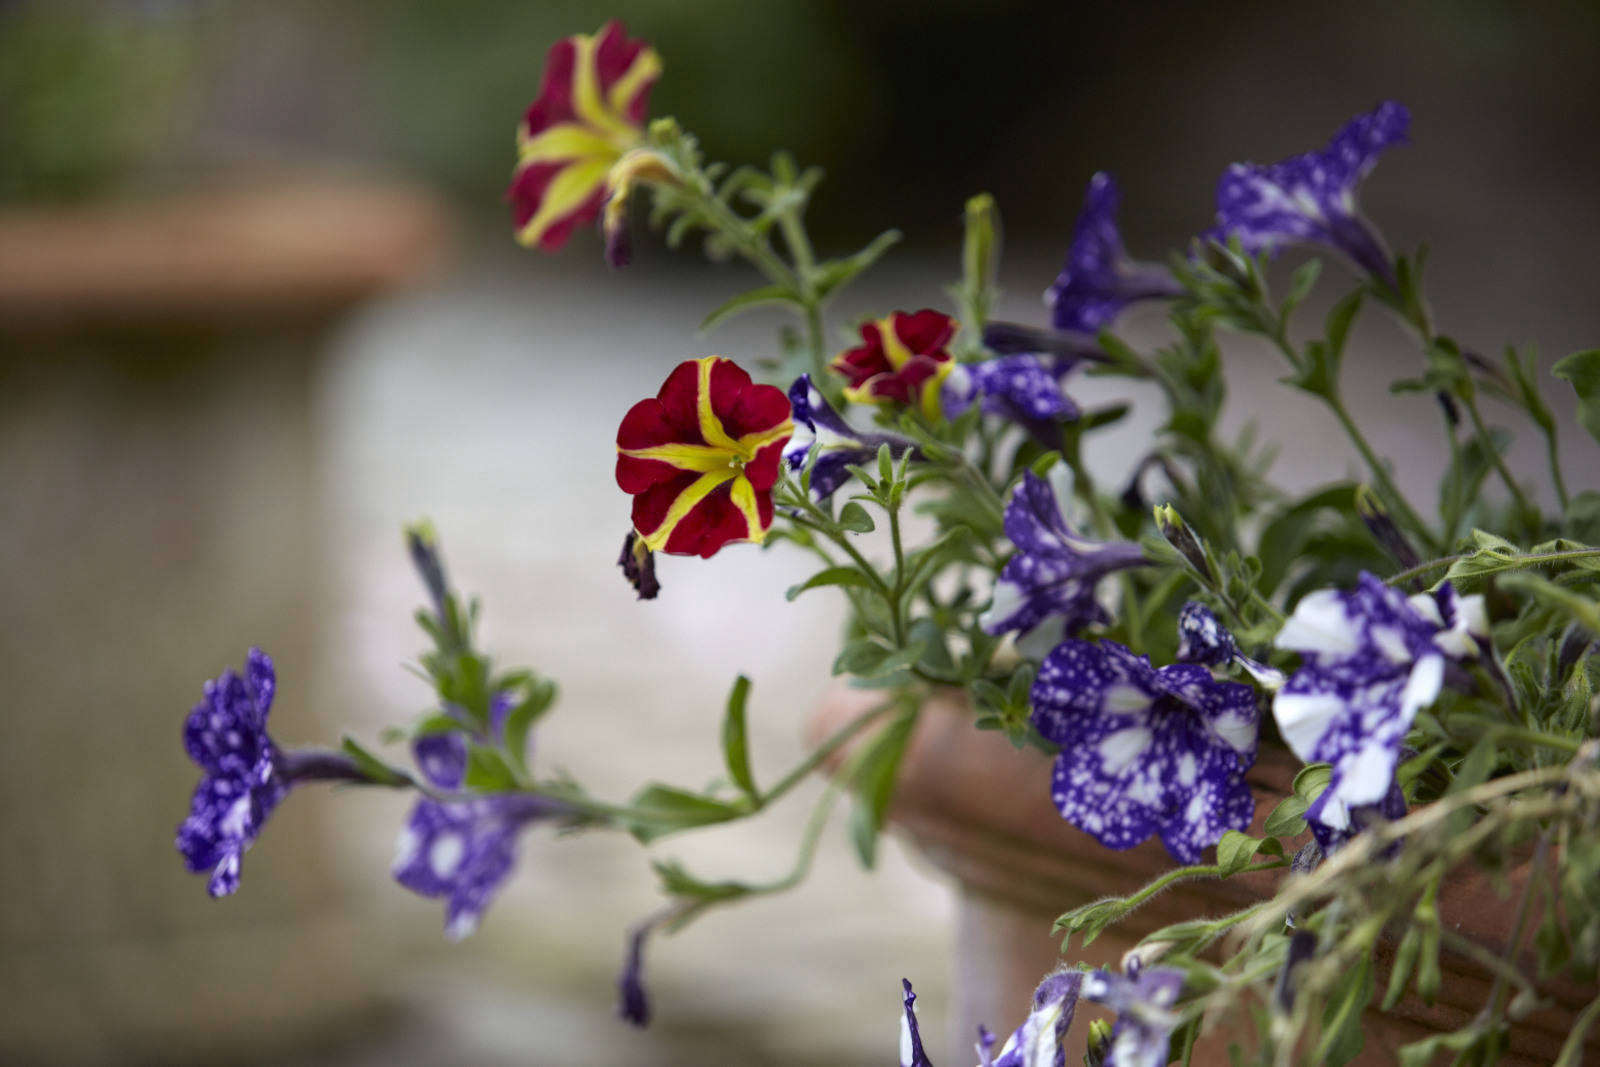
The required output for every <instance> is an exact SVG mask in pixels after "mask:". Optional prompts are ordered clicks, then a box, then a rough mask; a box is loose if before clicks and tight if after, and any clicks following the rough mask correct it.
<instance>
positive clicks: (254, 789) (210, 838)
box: [177, 648, 289, 897]
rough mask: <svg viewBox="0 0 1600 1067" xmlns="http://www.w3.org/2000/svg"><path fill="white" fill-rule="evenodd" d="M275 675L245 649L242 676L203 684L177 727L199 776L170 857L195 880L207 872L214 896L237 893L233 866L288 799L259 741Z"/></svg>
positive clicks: (262, 658) (272, 749) (264, 659)
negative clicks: (178, 855)
mask: <svg viewBox="0 0 1600 1067" xmlns="http://www.w3.org/2000/svg"><path fill="white" fill-rule="evenodd" d="M276 687H277V676H276V674H275V672H274V671H273V667H272V659H271V657H269V656H268V655H267V654H266V653H265V652H263V651H261V650H260V649H259V648H252V649H251V650H250V652H249V655H248V656H247V658H246V660H245V670H244V676H243V677H240V676H239V675H237V674H235V673H234V672H233V671H232V670H231V669H229V670H226V671H223V672H222V676H221V677H219V678H216V679H214V680H210V681H207V682H206V685H205V699H204V700H202V701H201V702H200V703H199V704H196V705H195V708H194V710H193V711H191V712H190V713H189V718H188V721H187V722H185V723H184V727H183V747H184V750H185V751H186V752H188V753H189V758H190V759H191V760H193V761H194V762H195V764H196V765H198V766H199V768H200V769H201V771H203V772H204V774H202V776H201V778H200V784H199V785H197V786H196V787H195V790H194V797H193V799H192V800H191V801H190V803H189V817H188V818H186V819H184V820H183V823H182V824H181V825H180V826H179V827H178V841H177V844H178V851H179V852H182V853H183V858H184V862H185V863H186V864H187V865H188V867H189V870H191V871H194V872H195V873H197V874H198V873H200V872H202V871H210V872H211V879H210V881H209V882H208V883H207V886H206V888H207V889H208V890H209V891H210V893H211V895H212V896H214V897H222V896H227V895H228V894H229V893H232V892H233V891H234V890H236V889H238V888H239V860H240V858H241V857H242V856H243V855H244V854H245V852H246V851H247V850H248V849H249V848H250V846H251V845H253V844H254V843H255V840H256V835H257V834H259V833H260V832H261V827H262V825H263V824H264V823H265V822H266V821H267V817H268V816H269V815H271V814H272V812H273V809H275V808H276V807H277V806H278V805H279V804H280V803H281V802H282V801H283V798H284V797H285V796H286V795H288V792H289V783H288V782H287V781H285V780H284V777H283V775H282V774H281V773H280V771H279V763H280V756H279V754H278V748H277V746H276V745H275V744H273V741H272V738H270V737H268V736H267V714H268V712H270V711H271V709H272V696H273V692H274V690H275V689H276Z"/></svg>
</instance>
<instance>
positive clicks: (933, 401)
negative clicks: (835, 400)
mask: <svg viewBox="0 0 1600 1067" xmlns="http://www.w3.org/2000/svg"><path fill="white" fill-rule="evenodd" d="M955 332H956V322H955V320H954V319H952V318H951V317H950V316H948V315H944V314H941V313H940V312H937V311H933V310H932V309H929V308H924V309H923V310H921V311H917V312H905V311H896V312H895V313H894V314H892V315H890V316H889V317H888V318H883V319H878V320H877V321H876V322H869V323H867V324H866V325H864V326H862V327H861V342H862V343H861V344H859V345H857V346H856V347H855V348H852V349H849V350H848V351H845V352H843V353H841V354H840V355H839V356H838V358H836V359H835V360H834V361H833V362H832V363H831V364H830V365H829V366H830V368H831V369H832V370H834V371H836V372H837V373H839V374H842V375H844V376H845V378H847V379H848V380H849V382H850V384H849V385H848V386H846V387H845V391H844V395H845V397H846V398H847V399H849V400H851V401H853V402H855V403H858V404H873V403H890V404H906V405H916V406H918V407H920V408H921V410H922V413H923V414H924V415H925V416H927V417H928V418H929V419H932V420H938V419H940V418H942V417H943V412H942V410H941V406H940V398H939V390H940V388H941V387H942V386H943V385H944V380H945V379H946V378H947V377H949V376H950V372H951V371H952V370H954V369H955V365H956V363H955V358H954V357H953V356H951V355H950V353H949V351H947V350H946V348H945V346H946V345H947V344H949V343H950V338H951V337H953V336H955Z"/></svg>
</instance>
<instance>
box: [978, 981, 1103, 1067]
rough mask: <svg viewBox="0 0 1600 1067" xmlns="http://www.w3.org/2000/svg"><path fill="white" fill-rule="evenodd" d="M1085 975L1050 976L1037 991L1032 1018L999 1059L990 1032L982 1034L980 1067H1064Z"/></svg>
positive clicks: (1019, 1030)
mask: <svg viewBox="0 0 1600 1067" xmlns="http://www.w3.org/2000/svg"><path fill="white" fill-rule="evenodd" d="M1085 976H1086V973H1085V972H1084V971H1079V970H1070V969H1069V970H1060V971H1056V972H1054V973H1053V974H1050V975H1047V976H1046V977H1045V980H1044V981H1042V982H1040V983H1039V988H1037V989H1035V990H1034V991H1033V1008H1032V1010H1030V1011H1029V1012H1028V1017H1027V1018H1026V1019H1024V1020H1023V1022H1022V1025H1021V1026H1019V1027H1017V1028H1016V1030H1015V1031H1013V1032H1012V1034H1011V1036H1010V1037H1009V1038H1007V1039H1006V1043H1005V1044H1004V1045H1002V1046H1001V1048H1000V1057H999V1058H998V1059H991V1058H990V1054H989V1053H990V1046H991V1045H992V1044H993V1043H994V1038H993V1037H992V1036H991V1035H989V1033H988V1031H987V1030H983V1031H981V1032H980V1035H979V1039H978V1058H979V1067H1034V1065H1036V1064H1037V1065H1041V1067H1063V1065H1064V1064H1065V1063H1066V1057H1067V1050H1066V1048H1065V1046H1064V1045H1063V1042H1064V1041H1065V1040H1066V1037H1067V1029H1068V1028H1069V1027H1071V1026H1072V1017H1073V1015H1074V1014H1075V1013H1076V1012H1077V1009H1078V991H1079V989H1080V987H1081V986H1082V985H1083V980H1084V978H1085ZM985 1039H987V1040H985Z"/></svg>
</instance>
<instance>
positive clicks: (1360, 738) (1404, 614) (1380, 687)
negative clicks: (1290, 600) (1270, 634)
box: [1273, 573, 1488, 831]
mask: <svg viewBox="0 0 1600 1067" xmlns="http://www.w3.org/2000/svg"><path fill="white" fill-rule="evenodd" d="M1487 641H1488V618H1487V616H1486V614H1485V612H1484V604H1483V598H1482V597H1481V596H1469V597H1462V596H1458V595H1457V594H1456V592H1455V590H1454V589H1453V588H1452V587H1451V586H1450V585H1449V584H1448V583H1447V584H1445V585H1444V586H1442V587H1440V589H1439V590H1438V591H1437V592H1435V593H1433V594H1426V593H1424V594H1419V595H1417V596H1414V597H1411V598H1409V599H1407V598H1406V597H1405V596H1404V595H1402V594H1401V593H1400V592H1399V591H1398V590H1395V589H1392V588H1390V587H1389V586H1387V585H1385V584H1384V583H1383V582H1382V581H1380V580H1379V579H1377V578H1375V577H1373V576H1372V575H1370V574H1366V573H1363V574H1362V575H1361V577H1360V579H1359V580H1358V583H1357V585H1356V588H1355V589H1354V590H1352V591H1350V592H1348V593H1345V592H1340V591H1339V590H1336V589H1323V590H1318V591H1317V592H1314V593H1310V594H1308V595H1307V596H1305V597H1304V598H1302V599H1301V601H1300V603H1299V604H1297V605H1296V606H1295V610H1294V614H1293V615H1291V616H1290V617H1289V620H1288V621H1287V622H1285V623H1284V625H1283V629H1282V630H1280V631H1279V633H1278V637H1277V645H1278V647H1279V648H1285V649H1289V650H1291V651H1295V652H1299V653H1300V654H1301V655H1302V657H1303V661H1302V664H1301V667H1300V669H1299V670H1297V671H1296V672H1295V673H1294V674H1293V676H1291V677H1290V679H1289V681H1288V683H1287V684H1286V685H1284V687H1283V688H1282V689H1281V690H1280V691H1279V692H1278V695H1277V697H1276V698H1275V699H1274V701H1273V714H1274V715H1275V716H1276V718H1277V720H1278V729H1279V731H1280V732H1281V733H1282V734H1283V739H1284V741H1285V742H1286V743H1287V744H1288V745H1289V747H1290V748H1291V749H1292V750H1293V751H1294V753H1295V755H1297V756H1299V757H1300V758H1301V759H1303V760H1306V761H1307V762H1321V763H1329V764H1332V766H1333V777H1332V780H1331V781H1330V782H1329V784H1328V788H1327V789H1326V790H1325V791H1324V792H1323V793H1322V795H1321V796H1320V797H1318V798H1317V800H1316V801H1315V802H1313V804H1312V806H1311V807H1310V809H1308V810H1307V812H1306V817H1307V819H1309V820H1311V821H1313V822H1320V823H1322V824H1324V825H1325V826H1326V827H1328V828H1330V829H1331V830H1334V831H1343V830H1346V829H1348V828H1349V827H1350V826H1351V814H1350V813H1351V809H1354V808H1358V807H1362V806H1365V805H1373V804H1378V803H1380V802H1381V801H1384V800H1385V798H1386V797H1387V796H1388V795H1389V792H1390V789H1391V788H1392V786H1393V784H1394V776H1395V767H1396V765H1397V764H1398V763H1399V759H1400V749H1401V746H1402V744H1403V743H1404V741H1405V736H1406V732H1407V731H1408V730H1410V729H1411V724H1412V722H1413V721H1414V720H1415V719H1416V716H1417V712H1418V711H1419V710H1421V709H1422V708H1425V707H1427V706H1428V705H1430V704H1432V703H1433V702H1434V700H1435V699H1437V698H1438V696H1439V692H1440V690H1441V689H1442V688H1443V685H1444V675H1445V664H1446V660H1447V659H1468V658H1472V657H1474V656H1477V655H1478V654H1479V653H1480V651H1481V650H1482V649H1483V648H1484V647H1486V644H1487Z"/></svg>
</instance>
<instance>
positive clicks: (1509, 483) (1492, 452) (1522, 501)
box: [1457, 394, 1536, 527]
mask: <svg viewBox="0 0 1600 1067" xmlns="http://www.w3.org/2000/svg"><path fill="white" fill-rule="evenodd" d="M1457 399H1459V400H1460V401H1461V402H1462V404H1463V405H1464V406H1465V407H1466V409H1467V415H1468V416H1469V417H1470V418H1471V419H1472V428H1473V429H1474V430H1475V431H1477V434H1478V439H1479V440H1480V441H1482V442H1483V450H1484V451H1485V452H1486V453H1488V455H1489V460H1490V462H1491V463H1493V464H1494V469H1495V470H1496V472H1498V473H1499V475H1500V480H1501V481H1502V482H1505V483H1506V488H1507V489H1508V490H1510V492H1511V501H1512V503H1513V504H1515V505H1516V508H1517V516H1518V518H1520V519H1521V520H1522V521H1523V522H1524V523H1525V524H1528V525H1529V526H1530V527H1531V526H1532V516H1533V515H1534V514H1536V511H1535V509H1534V507H1533V505H1532V504H1531V503H1529V501H1528V498H1527V497H1526V496H1525V495H1523V492H1522V488H1521V487H1520V486H1519V485H1517V480H1516V479H1515V478H1513V477H1512V476H1511V470H1510V468H1508V467H1507V466H1506V461H1505V457H1503V456H1501V455H1500V450H1499V449H1498V448H1496V447H1495V446H1494V438H1493V437H1492V436H1490V434H1489V427H1488V426H1486V425H1485V424H1484V421H1483V415H1482V414H1481V413H1480V412H1479V411H1478V401H1477V398H1475V397H1473V396H1472V395H1470V394H1468V395H1467V396H1461V395H1460V394H1457Z"/></svg>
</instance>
